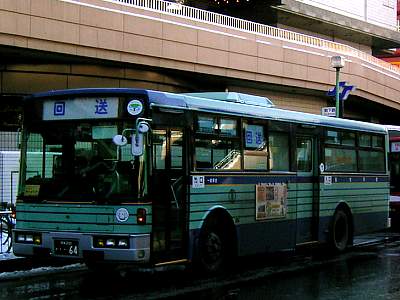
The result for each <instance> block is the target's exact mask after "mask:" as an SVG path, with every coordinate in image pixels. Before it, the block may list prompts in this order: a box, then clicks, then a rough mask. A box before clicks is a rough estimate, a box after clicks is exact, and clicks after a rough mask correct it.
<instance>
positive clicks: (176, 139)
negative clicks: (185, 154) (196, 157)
mask: <svg viewBox="0 0 400 300" xmlns="http://www.w3.org/2000/svg"><path fill="white" fill-rule="evenodd" d="M182 144H183V133H182V131H176V130H172V131H171V168H172V169H181V168H182Z"/></svg>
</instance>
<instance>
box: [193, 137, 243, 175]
mask: <svg viewBox="0 0 400 300" xmlns="http://www.w3.org/2000/svg"><path fill="white" fill-rule="evenodd" d="M240 162H241V155H240V147H239V143H238V142H233V141H226V140H216V139H212V140H208V139H196V169H197V170H201V169H218V170H239V169H240V168H241V163H240Z"/></svg>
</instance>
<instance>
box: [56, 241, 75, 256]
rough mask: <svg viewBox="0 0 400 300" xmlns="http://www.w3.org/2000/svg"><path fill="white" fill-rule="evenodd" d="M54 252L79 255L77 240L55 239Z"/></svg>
mask: <svg viewBox="0 0 400 300" xmlns="http://www.w3.org/2000/svg"><path fill="white" fill-rule="evenodd" d="M54 254H56V255H66V256H78V255H79V248H78V241H71V240H55V241H54Z"/></svg>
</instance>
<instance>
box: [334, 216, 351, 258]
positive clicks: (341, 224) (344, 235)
mask: <svg viewBox="0 0 400 300" xmlns="http://www.w3.org/2000/svg"><path fill="white" fill-rule="evenodd" d="M350 236H351V233H350V220H349V216H348V215H347V214H346V213H345V212H344V211H343V210H341V209H339V210H337V211H336V212H335V214H334V215H333V219H332V228H331V245H332V248H333V250H334V251H335V252H343V251H345V250H346V248H347V247H348V246H349V241H350Z"/></svg>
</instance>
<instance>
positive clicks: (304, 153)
mask: <svg viewBox="0 0 400 300" xmlns="http://www.w3.org/2000/svg"><path fill="white" fill-rule="evenodd" d="M311 170H312V140H311V139H310V138H306V137H298V138H297V171H299V172H311Z"/></svg>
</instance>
